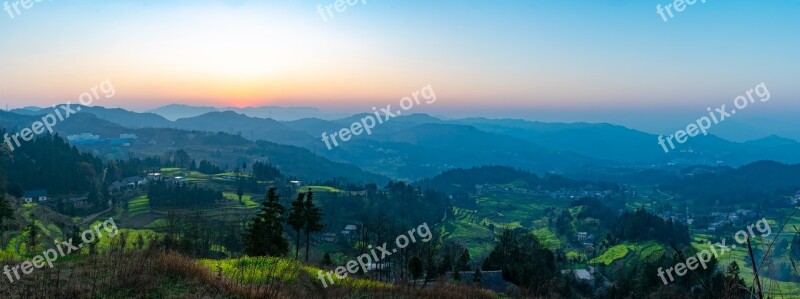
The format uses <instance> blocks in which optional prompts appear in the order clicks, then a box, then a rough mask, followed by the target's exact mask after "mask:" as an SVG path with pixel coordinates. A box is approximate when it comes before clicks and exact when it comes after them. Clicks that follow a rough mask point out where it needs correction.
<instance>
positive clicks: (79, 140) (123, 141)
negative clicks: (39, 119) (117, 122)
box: [67, 133, 139, 147]
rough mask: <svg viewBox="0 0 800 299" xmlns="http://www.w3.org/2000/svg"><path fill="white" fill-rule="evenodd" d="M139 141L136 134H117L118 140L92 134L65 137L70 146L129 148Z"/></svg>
mask: <svg viewBox="0 0 800 299" xmlns="http://www.w3.org/2000/svg"><path fill="white" fill-rule="evenodd" d="M136 139H139V137H138V136H136V134H119V138H108V139H105V138H102V137H100V135H95V134H92V133H80V134H75V135H69V136H67V141H69V143H70V144H76V145H89V144H108V145H112V146H123V147H128V146H131V143H133V141H134V140H136Z"/></svg>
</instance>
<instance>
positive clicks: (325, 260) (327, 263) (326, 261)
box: [322, 252, 333, 266]
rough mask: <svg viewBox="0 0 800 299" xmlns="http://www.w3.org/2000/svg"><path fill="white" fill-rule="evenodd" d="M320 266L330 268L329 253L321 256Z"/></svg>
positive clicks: (330, 259) (331, 261) (331, 262)
mask: <svg viewBox="0 0 800 299" xmlns="http://www.w3.org/2000/svg"><path fill="white" fill-rule="evenodd" d="M322 265H323V266H332V265H333V259H332V258H331V254H330V253H327V252H326V253H325V255H324V256H322Z"/></svg>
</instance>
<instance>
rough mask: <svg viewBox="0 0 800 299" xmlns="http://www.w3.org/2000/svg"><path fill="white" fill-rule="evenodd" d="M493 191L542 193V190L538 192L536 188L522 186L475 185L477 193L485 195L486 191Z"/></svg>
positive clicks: (528, 193)
mask: <svg viewBox="0 0 800 299" xmlns="http://www.w3.org/2000/svg"><path fill="white" fill-rule="evenodd" d="M492 192H503V193H512V194H527V195H536V194H541V192H537V191H534V190H529V189H527V188H522V187H508V186H498V185H491V184H485V185H475V195H478V196H480V195H483V194H485V193H492Z"/></svg>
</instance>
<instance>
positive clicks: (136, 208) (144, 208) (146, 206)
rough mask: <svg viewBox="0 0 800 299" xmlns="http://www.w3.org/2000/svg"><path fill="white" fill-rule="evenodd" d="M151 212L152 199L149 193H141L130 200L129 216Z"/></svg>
mask: <svg viewBox="0 0 800 299" xmlns="http://www.w3.org/2000/svg"><path fill="white" fill-rule="evenodd" d="M147 213H150V199H148V198H147V195H141V196H138V197H136V198H134V199H131V200H130V201H129V202H128V217H129V218H132V217H136V216H138V215H142V214H147Z"/></svg>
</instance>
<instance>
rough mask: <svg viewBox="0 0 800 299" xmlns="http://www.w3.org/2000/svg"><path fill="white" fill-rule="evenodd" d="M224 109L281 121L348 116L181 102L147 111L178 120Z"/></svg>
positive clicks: (312, 110) (308, 110)
mask: <svg viewBox="0 0 800 299" xmlns="http://www.w3.org/2000/svg"><path fill="white" fill-rule="evenodd" d="M223 111H232V112H236V113H239V114H244V115H247V116H250V117H259V118H271V119H274V120H281V121H289V120H298V119H303V118H320V119H337V118H342V117H345V116H347V115H346V114H336V113H327V112H322V111H320V110H319V109H317V108H313V107H278V106H261V107H245V108H235V107H226V108H216V107H203V106H189V105H181V104H172V105H167V106H163V107H160V108H156V109H153V110H150V111H147V112H150V113H155V114H158V115H161V116H163V117H164V118H166V119H169V120H177V119H180V118H190V117H195V116H199V115H203V114H206V113H210V112H223Z"/></svg>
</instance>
